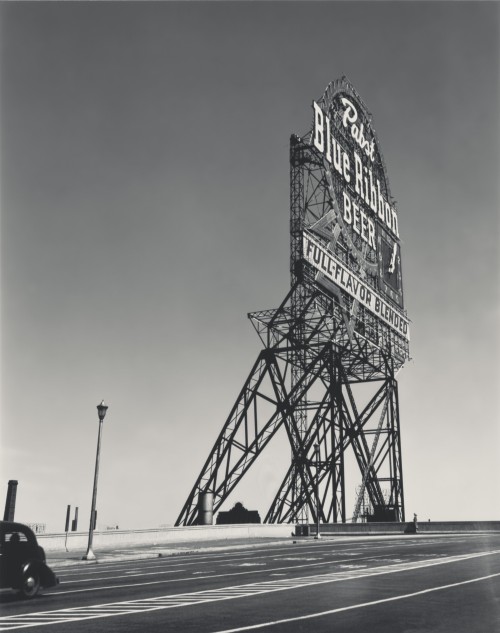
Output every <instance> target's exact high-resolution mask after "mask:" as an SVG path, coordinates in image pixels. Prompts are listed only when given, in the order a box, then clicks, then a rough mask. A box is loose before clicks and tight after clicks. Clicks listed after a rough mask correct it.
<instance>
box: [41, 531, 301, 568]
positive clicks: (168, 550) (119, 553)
mask: <svg viewBox="0 0 500 633" xmlns="http://www.w3.org/2000/svg"><path fill="white" fill-rule="evenodd" d="M310 540H314V539H309V538H295V537H291V536H290V537H289V538H288V539H284V538H280V537H277V538H262V537H260V538H253V539H248V538H246V539H221V540H209V541H190V542H174V543H168V544H166V545H137V546H129V547H123V548H120V549H114V548H104V549H96V548H94V554H95V555H96V560H92V561H86V560H82V558H83V556H84V555H85V553H86V548H85V549H76V550H72V551H69V552H65V551H58V552H54V551H51V552H46V556H47V564H48V565H49V567H51V568H54V569H57V568H60V567H67V566H69V565H95V564H97V563H110V562H118V561H126V560H141V559H154V558H162V557H164V556H176V555H180V554H198V553H205V552H214V551H215V552H216V551H229V550H231V551H233V550H245V549H256V548H259V547H272V546H273V545H290V544H293V543H295V542H298V541H301V542H308V541H310Z"/></svg>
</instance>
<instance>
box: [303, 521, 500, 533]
mask: <svg viewBox="0 0 500 633" xmlns="http://www.w3.org/2000/svg"><path fill="white" fill-rule="evenodd" d="M412 527H413V521H408V522H406V523H328V524H325V525H321V526H320V533H321V534H343V535H349V534H350V535H353V536H354V535H357V534H404V532H405V530H406V529H407V528H410V530H408V531H409V532H411V528H412ZM418 532H419V534H424V533H434V534H435V533H443V534H446V533H458V532H500V521H422V522H420V521H419V523H418ZM309 533H310V534H314V533H316V526H315V525H314V524H311V525H310V528H309Z"/></svg>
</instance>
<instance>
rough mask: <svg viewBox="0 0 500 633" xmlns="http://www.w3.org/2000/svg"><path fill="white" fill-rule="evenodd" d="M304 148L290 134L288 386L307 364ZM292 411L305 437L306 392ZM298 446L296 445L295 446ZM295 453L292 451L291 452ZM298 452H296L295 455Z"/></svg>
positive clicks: (300, 463) (296, 489) (296, 471)
mask: <svg viewBox="0 0 500 633" xmlns="http://www.w3.org/2000/svg"><path fill="white" fill-rule="evenodd" d="M304 161H305V155H304V148H303V145H302V143H301V141H300V139H298V138H297V137H296V136H294V135H292V137H291V138H290V285H291V288H292V294H291V297H290V308H291V315H292V322H293V326H292V329H293V338H292V345H291V351H290V352H289V362H290V365H291V389H292V390H293V388H294V387H295V385H296V384H297V383H298V382H299V381H300V380H301V378H302V376H303V374H304V370H305V365H306V358H305V356H306V350H305V341H304V306H305V302H306V289H305V286H304V279H303V262H302V241H303V229H304ZM294 415H295V420H296V424H297V430H298V433H299V436H300V438H302V439H303V438H304V435H305V433H306V430H307V400H306V397H305V395H304V396H303V397H302V399H301V401H300V402H297V403H296V404H295V407H294ZM296 448H298V447H296ZM294 453H295V454H294ZM297 454H298V455H299V456H298V457H297ZM304 459H306V456H305V455H302V453H301V452H299V453H297V452H296V451H292V463H293V473H292V478H293V482H294V483H293V489H292V495H291V496H292V506H293V507H299V508H300V510H299V511H298V513H297V515H296V516H294V517H293V520H294V521H296V522H305V521H307V520H308V517H307V506H306V505H305V504H298V505H297V504H296V501H297V500H299V499H303V498H304V497H305V496H306V495H305V491H304V490H302V487H303V484H302V478H301V476H300V472H301V471H302V469H303V468H304Z"/></svg>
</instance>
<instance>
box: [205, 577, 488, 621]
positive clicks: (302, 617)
mask: <svg viewBox="0 0 500 633" xmlns="http://www.w3.org/2000/svg"><path fill="white" fill-rule="evenodd" d="M497 576H500V572H499V573H497V574H490V575H489V576H481V577H479V578H471V579H470V580H462V581H461V582H454V583H451V584H449V585H441V586H440V587H430V588H429V589H422V590H421V591H414V592H413V593H405V594H403V595H400V596H393V597H392V598H382V599H380V600H372V602H360V603H359V604H352V605H350V606H348V607H339V608H337V609H330V610H329V611H319V612H318V613H311V614H309V615H300V616H297V617H294V618H285V619H283V620H274V621H271V622H262V623H261V624H252V625H249V626H242V627H238V628H236V629H224V631H216V632H215V633H241V632H242V631H252V630H256V629H263V628H266V627H270V626H276V625H277V624H290V623H291V622H299V621H302V620H312V619H313V618H322V617H324V616H326V615H334V614H335V613H342V612H343V611H351V610H353V609H363V608H364V607H373V606H376V605H378V604H384V603H385V602H394V601H395V600H405V599H407V598H415V597H416V596H422V595H424V594H427V593H432V592H433V591H443V590H444V589H453V588H454V587H460V586H461V585H469V584H471V583H474V582H480V581H482V580H490V579H491V578H496V577H497Z"/></svg>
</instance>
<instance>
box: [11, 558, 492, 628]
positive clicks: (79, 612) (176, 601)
mask: <svg viewBox="0 0 500 633" xmlns="http://www.w3.org/2000/svg"><path fill="white" fill-rule="evenodd" d="M495 554H500V550H492V551H486V552H476V553H474V554H461V555H458V556H449V557H447V558H442V559H439V560H436V559H431V560H427V561H420V562H418V561H415V562H410V563H404V564H401V563H395V564H393V565H385V566H383V567H377V568H375V569H371V570H357V571H356V570H349V571H343V572H333V573H328V574H317V575H314V576H304V577H301V578H293V579H292V578H290V579H284V580H271V581H269V580H268V581H263V582H258V583H252V584H248V585H239V586H234V587H222V588H220V589H208V590H204V591H196V592H192V593H185V594H176V595H169V596H160V597H155V598H143V599H140V600H127V601H122V602H114V603H107V604H99V605H92V606H84V607H73V608H67V609H57V610H55V611H44V612H36V613H28V614H23V615H11V616H4V617H0V631H12V630H15V629H22V628H28V627H31V626H44V625H46V624H59V623H62V622H80V621H82V620H93V619H98V618H106V617H112V616H117V615H130V614H136V613H145V612H148V611H158V610H161V609H172V608H177V607H183V606H189V605H196V604H203V603H208V602H216V601H221V600H233V599H235V598H248V597H251V596H255V595H259V594H266V593H272V592H275V591H286V590H289V589H298V588H301V587H308V586H313V585H320V584H325V583H331V582H339V581H345V580H352V579H356V578H367V577H370V576H379V575H383V574H391V573H397V572H403V571H410V570H415V569H422V568H424V567H433V566H436V565H443V564H447V563H454V562H460V561H464V560H470V559H473V558H479V557H483V556H492V555H495ZM496 576H500V573H498V574H491V575H489V576H483V577H481V578H477V579H473V580H469V581H463V582H461V583H454V584H452V585H443V586H442V587H437V588H436V587H435V588H431V589H425V590H423V591H420V592H415V593H413V594H405V595H402V596H394V597H393V598H385V599H382V600H379V601H373V602H366V603H361V604H358V605H352V606H350V607H341V608H339V609H332V610H331V611H324V612H321V613H316V614H311V615H308V616H299V617H297V618H294V619H290V620H276V621H273V622H268V623H264V624H259V625H252V626H247V627H242V628H237V629H230V630H227V631H220V632H219V633H236V632H237V631H246V630H251V629H256V628H260V627H263V626H273V625H275V624H281V623H284V622H291V621H294V620H305V619H310V618H313V617H321V616H323V615H330V614H332V613H337V612H340V611H347V610H349V609H354V608H361V607H365V606H371V605H375V604H380V603H383V602H390V601H393V600H401V599H403V598H407V597H412V596H416V595H421V594H425V593H429V592H431V591H438V590H440V589H446V588H450V587H455V586H459V585H461V584H467V583H469V582H478V581H479V580H486V579H489V578H494V577H496Z"/></svg>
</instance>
